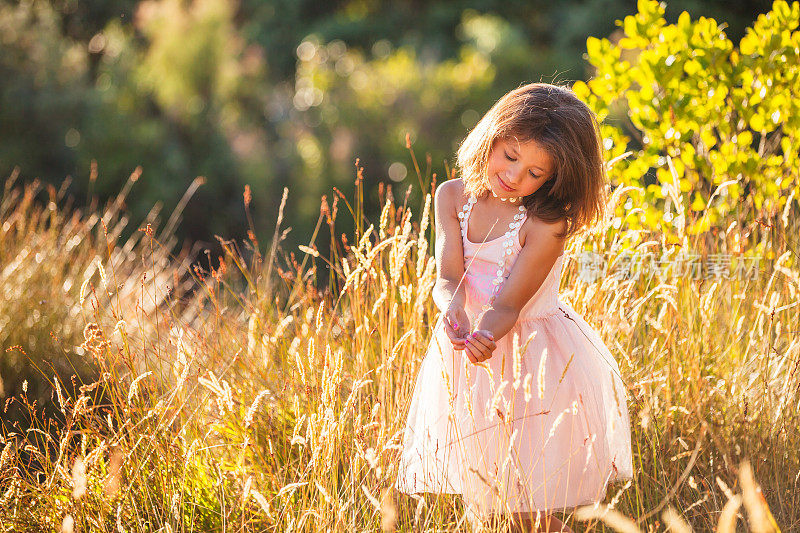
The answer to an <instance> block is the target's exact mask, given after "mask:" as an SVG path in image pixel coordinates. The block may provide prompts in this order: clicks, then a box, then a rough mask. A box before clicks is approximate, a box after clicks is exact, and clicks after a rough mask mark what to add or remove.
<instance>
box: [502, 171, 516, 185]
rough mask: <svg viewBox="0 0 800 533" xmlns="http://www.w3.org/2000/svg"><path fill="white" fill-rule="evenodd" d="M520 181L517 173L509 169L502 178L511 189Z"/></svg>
mask: <svg viewBox="0 0 800 533" xmlns="http://www.w3.org/2000/svg"><path fill="white" fill-rule="evenodd" d="M519 180H520V176H519V172H518V171H515V170H514V169H510V170H509V171H508V172H506V174H505V176H503V181H505V182H506V183H508V184H509V185H510V186H511V187H514V188H515V189H516V188H517V182H518V181H519Z"/></svg>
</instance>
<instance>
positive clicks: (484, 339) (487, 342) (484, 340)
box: [480, 335, 497, 352]
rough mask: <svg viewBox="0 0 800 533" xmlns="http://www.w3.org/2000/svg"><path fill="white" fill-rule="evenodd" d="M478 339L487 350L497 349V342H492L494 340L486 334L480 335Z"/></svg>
mask: <svg viewBox="0 0 800 533" xmlns="http://www.w3.org/2000/svg"><path fill="white" fill-rule="evenodd" d="M480 340H481V342H482V343H483V345H484V346H486V349H487V350H489V352H493V351H495V349H497V343H496V342H494V340H492V338H491V337H487V336H486V335H481V338H480Z"/></svg>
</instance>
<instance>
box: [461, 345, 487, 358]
mask: <svg viewBox="0 0 800 533" xmlns="http://www.w3.org/2000/svg"><path fill="white" fill-rule="evenodd" d="M466 347H467V350H470V352H471V353H472V355H473V356H474V357H475V360H476V361H477V362H482V361H484V360H485V359H486V354H485V353H484V352H483V350H482V349H481V347H480V346H478V345H476V344H475V342H473V341H472V340H468V341H467V342H466Z"/></svg>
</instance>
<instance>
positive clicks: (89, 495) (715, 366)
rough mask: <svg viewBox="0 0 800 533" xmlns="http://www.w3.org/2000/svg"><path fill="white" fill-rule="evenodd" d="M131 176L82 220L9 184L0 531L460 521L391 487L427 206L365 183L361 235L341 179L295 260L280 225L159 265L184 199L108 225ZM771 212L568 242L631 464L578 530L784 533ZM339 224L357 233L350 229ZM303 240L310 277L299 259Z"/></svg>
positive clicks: (790, 222) (785, 487) (427, 500)
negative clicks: (727, 275) (693, 256)
mask: <svg viewBox="0 0 800 533" xmlns="http://www.w3.org/2000/svg"><path fill="white" fill-rule="evenodd" d="M418 177H419V178H420V185H422V186H424V189H425V190H427V191H430V190H431V186H430V185H431V184H430V182H429V180H427V179H423V177H422V176H418ZM434 177H435V176H434ZM137 178H138V171H137V172H134V174H133V175H132V177H131V180H130V181H129V182H128V184H127V185H126V187H125V189H124V190H123V191H122V192H121V193H120V196H119V197H118V198H117V200H116V201H113V202H111V203H109V204H108V205H105V206H99V205H90V206H88V207H84V208H75V207H73V206H71V205H70V204H69V202H68V201H66V200H65V199H64V198H62V196H63V195H62V194H61V193H60V192H59V191H57V190H55V189H52V188H45V187H42V186H40V185H39V184H36V183H34V184H20V183H16V182H15V180H14V177H13V176H12V178H11V179H8V180H6V185H5V187H4V190H3V193H2V200H1V201H0V347H2V349H3V352H4V353H3V354H2V355H3V357H4V358H5V361H4V366H3V367H2V368H3V374H2V376H1V377H2V380H3V394H4V398H3V400H4V401H5V409H6V414H5V415H4V416H6V417H8V420H12V418H13V417H16V418H14V419H15V420H17V423H16V424H12V423H11V422H10V421H8V422H6V423H4V427H3V429H2V436H0V448H2V456H0V489H1V491H0V500H2V505H0V523H2V530H3V531H109V532H110V531H114V532H139V531H161V532H179V531H180V532H188V531H348V532H351V531H352V532H355V531H376V530H381V529H384V530H398V531H468V527H467V524H466V523H465V521H464V518H463V508H462V505H461V503H460V501H459V500H458V498H457V497H453V496H446V497H436V496H434V495H425V496H424V497H413V498H412V497H409V496H405V495H400V494H397V493H395V492H394V491H392V490H391V486H392V484H393V481H394V478H395V476H396V468H397V458H398V453H399V447H400V444H401V439H402V430H403V423H404V422H405V416H406V409H407V406H408V402H409V400H410V396H411V391H412V389H413V385H414V378H415V376H416V372H417V369H418V368H419V365H420V362H421V359H422V357H423V355H424V353H425V352H424V349H425V346H426V344H427V341H428V339H429V338H430V327H431V326H430V325H431V324H432V323H433V321H434V320H435V318H436V315H437V312H438V311H437V310H436V309H435V307H434V305H433V302H432V300H431V298H430V294H431V289H432V287H433V285H434V282H435V263H434V259H433V257H432V255H431V253H432V249H433V246H432V236H431V233H432V223H431V219H432V212H431V211H432V210H431V197H430V195H429V194H428V195H424V196H423V200H422V202H421V203H420V205H416V204H415V205H409V203H408V198H409V197H408V196H404V195H405V192H406V191H405V190H403V191H402V194H398V193H397V192H395V197H392V194H391V193H390V192H389V190H388V189H383V188H382V191H383V194H382V197H381V202H382V206H383V207H382V213H381V216H380V219H379V220H372V221H370V220H366V219H365V217H364V216H363V212H364V209H363V206H364V197H363V194H364V193H363V181H362V179H361V178H360V176H359V178H357V180H356V183H357V187H356V191H357V192H356V195H355V198H352V199H349V198H348V199H345V197H343V196H341V195H335V196H334V197H333V199H332V201H329V200H323V204H322V206H321V211H320V218H319V221H318V224H317V230H316V231H315V232H314V234H313V235H310V236H308V241H307V242H308V245H307V246H306V247H301V249H299V250H289V249H285V248H284V247H283V245H282V237H283V236H284V235H285V234H284V228H283V227H282V221H281V220H280V219H279V220H278V221H277V225H276V228H275V233H274V238H273V239H272V240H271V242H266V243H261V242H257V240H256V238H255V236H254V234H251V238H250V239H249V240H247V241H245V242H227V241H221V243H222V244H223V246H224V249H225V254H224V256H223V257H221V258H212V263H213V264H214V265H215V268H214V269H213V270H212V271H210V272H209V271H203V270H201V269H199V268H194V267H192V265H191V264H190V262H189V261H188V259H187V258H188V257H189V256H190V255H189V254H190V250H189V249H183V250H182V251H180V252H177V253H173V251H174V249H175V237H174V228H175V225H176V224H177V222H178V220H179V218H180V206H179V209H178V210H177V211H176V212H175V213H173V214H172V215H171V216H170V217H165V218H167V221H166V222H159V220H161V217H160V216H159V214H158V213H157V212H153V213H152V214H151V217H149V218H148V219H147V220H145V221H136V222H131V221H130V220H129V219H128V216H127V215H126V213H125V211H124V209H123V204H124V198H125V197H126V195H128V194H129V192H130V193H132V194H135V182H136V179H137ZM423 181H428V183H423ZM199 185H201V183H200V181H198V182H196V183H195V185H194V186H193V187H196V186H199ZM414 187H415V188H416V190H417V191H418V190H419V189H418V188H417V185H416V184H415V185H414ZM191 192H192V190H190V191H189V192H188V193H187V196H186V198H185V200H186V201H188V200H189V196H190V195H191ZM285 194H287V192H284V196H285ZM418 196H419V195H418ZM625 200H626V192H625V191H624V190H623V189H622V188H619V189H617V191H616V192H615V194H614V195H612V197H611V202H612V203H613V204H614V205H616V204H621V203H624V202H625ZM795 204H796V201H795V203H794V204H793V203H792V202H791V201H790V202H789V204H787V206H790V207H791V206H793V205H795ZM184 205H185V202H184ZM790 207H787V208H786V209H785V210H784V211H783V212H778V213H771V214H769V216H767V215H766V214H765V215H764V216H763V217H762V219H761V220H762V221H761V222H760V223H751V224H746V225H745V224H743V223H741V222H737V221H736V220H734V219H731V220H729V221H726V224H725V225H724V226H722V228H721V229H719V230H718V231H716V232H714V233H709V234H708V235H700V236H689V235H685V234H684V233H683V228H682V227H680V226H679V225H678V226H676V227H674V228H673V229H672V230H671V231H672V233H671V234H670V235H666V234H663V235H662V234H648V233H645V232H641V231H632V230H628V229H626V225H625V223H624V220H623V221H622V224H621V225H619V224H618V225H619V228H618V229H617V228H615V227H614V225H613V224H612V223H611V220H610V219H609V220H607V221H606V222H605V223H604V224H603V225H601V226H599V227H597V228H595V229H594V230H593V231H591V232H589V233H586V234H584V235H582V236H579V237H576V238H575V239H573V240H572V241H571V242H570V243H569V248H568V250H567V252H568V253H569V254H570V258H569V259H568V261H567V263H566V264H565V268H564V275H563V278H562V282H561V295H562V299H564V300H565V301H567V302H568V303H570V304H571V305H572V306H573V307H574V308H575V309H576V310H577V311H578V312H579V313H581V314H582V315H583V316H584V317H585V318H586V319H587V321H589V322H590V323H591V324H593V326H594V327H595V328H596V329H597V330H598V332H599V333H600V335H601V336H602V338H603V339H604V340H605V342H606V343H607V345H608V346H609V348H610V349H611V351H612V353H614V355H615V357H617V360H618V361H619V365H620V368H621V371H622V375H623V377H624V381H625V384H626V386H627V388H628V394H629V397H630V402H629V408H630V415H631V423H632V428H633V452H634V469H635V471H636V474H635V478H634V479H633V480H632V482H629V483H627V484H625V485H621V486H612V487H611V488H610V490H609V493H608V495H607V498H606V500H605V502H604V505H602V506H598V507H596V508H586V509H582V510H579V511H578V512H576V513H574V514H570V515H567V516H566V517H565V518H566V521H567V523H568V524H569V525H570V526H571V527H572V528H573V529H574V530H576V531H626V532H628V531H665V530H669V531H679V532H683V531H690V530H694V531H720V532H732V531H756V532H766V531H774V530H778V529H779V528H780V529H781V530H784V531H794V530H797V529H800V492H799V491H798V488H799V487H798V480H799V479H800V455H799V454H798V450H800V419H799V418H798V398H800V394H799V393H800V391H798V387H800V375H799V374H798V365H800V340H799V339H800V335H798V333H800V305H798V300H799V298H800V296H799V295H800V267H799V266H798V265H799V263H798V256H797V250H796V248H795V249H793V246H794V245H795V244H796V239H795V244H792V243H791V242H787V238H788V236H791V235H795V236H796V235H797V234H798V227H799V226H800V223H799V222H798V214H797V211H796V209H795V208H794V207H791V208H790ZM243 209H249V197H248V193H247V192H246V193H245V197H244V199H243ZM612 212H613V211H612ZM342 216H346V217H352V219H351V220H355V221H356V222H355V227H356V231H355V234H354V235H348V236H346V237H345V238H344V239H343V238H342V236H341V232H340V231H338V230H337V227H336V218H337V217H342ZM687 216H688V215H687ZM126 228H127V229H135V231H132V232H130V231H129V232H128V233H132V235H131V237H129V238H126V239H122V238H121V235H123V234H125V230H126ZM322 239H324V240H326V241H328V240H330V241H331V244H332V248H331V249H332V251H331V253H330V255H329V257H320V258H317V259H318V261H320V260H321V263H320V264H322V265H325V266H327V268H317V267H315V266H314V261H313V259H315V258H314V257H313V256H316V255H319V252H317V251H316V250H317V248H316V244H315V243H317V242H319V241H320V240H322ZM789 241H791V239H789ZM673 244H676V245H673ZM756 246H758V250H759V251H760V252H759V253H760V254H761V255H762V256H763V257H762V260H761V263H760V271H759V273H758V275H757V276H756V277H755V278H756V279H718V280H715V279H692V278H691V277H688V276H682V277H672V278H665V279H663V280H659V279H658V278H656V277H653V276H651V275H649V274H648V275H643V276H641V277H640V278H639V279H616V278H615V277H613V276H605V277H603V278H602V279H600V280H598V281H595V282H588V281H584V280H581V279H580V275H579V264H578V260H577V257H578V254H579V253H580V252H581V251H584V250H588V249H595V250H600V251H603V252H605V253H606V254H607V256H608V260H609V261H610V262H611V263H613V262H614V261H616V260H618V259H619V258H621V257H623V256H624V255H625V254H630V253H633V254H634V257H643V256H644V254H646V253H648V252H652V253H656V255H658V256H660V255H661V252H662V251H664V250H670V253H671V254H680V252H681V250H684V251H685V250H688V249H691V250H695V251H696V252H697V253H698V254H701V255H703V256H706V255H708V254H713V253H729V254H731V255H732V256H733V257H734V258H737V257H740V256H742V255H747V253H748V250H755V249H756ZM323 281H324V283H323ZM323 286H325V287H326V288H325V289H322V287H323ZM15 369H16V370H15ZM20 369H26V370H20ZM15 372H16V373H15ZM20 372H23V373H20ZM24 372H27V373H24ZM73 374H75V375H76V376H82V378H81V377H72V376H73ZM51 398H52V400H53V402H54V406H55V407H54V408H53V409H52V410H51V411H47V412H43V411H42V406H43V405H44V404H45V403H46V402H48V401H49V400H50V399H51ZM12 415H13V417H12ZM690 528H691V529H690Z"/></svg>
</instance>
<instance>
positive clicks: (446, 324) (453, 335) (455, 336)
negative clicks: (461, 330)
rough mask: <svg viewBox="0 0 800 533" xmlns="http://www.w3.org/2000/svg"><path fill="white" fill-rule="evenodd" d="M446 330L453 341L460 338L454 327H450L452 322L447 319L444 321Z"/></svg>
mask: <svg viewBox="0 0 800 533" xmlns="http://www.w3.org/2000/svg"><path fill="white" fill-rule="evenodd" d="M444 332H445V334H447V338H448V339H450V341H451V342H455V341H456V340H458V339H459V338H460V337H459V336H458V334H457V333H456V332H455V331H453V328H451V327H450V324H449V323H448V322H447V320H445V321H444Z"/></svg>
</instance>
